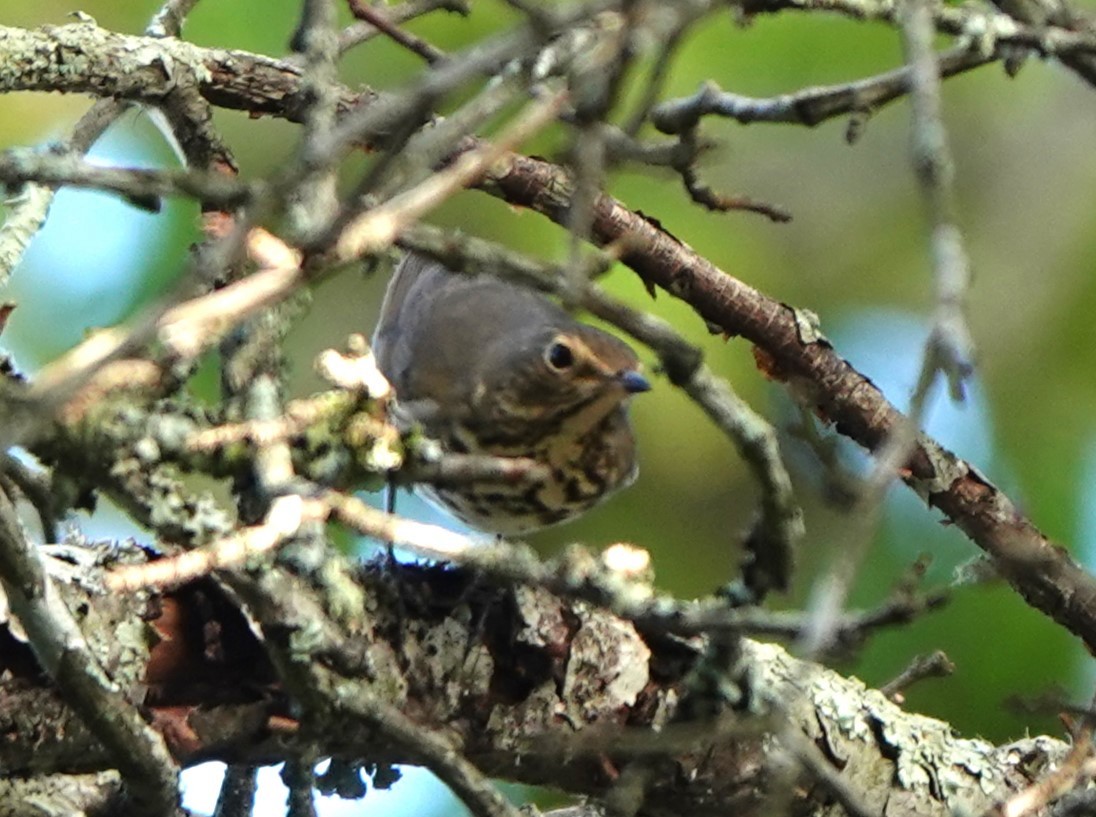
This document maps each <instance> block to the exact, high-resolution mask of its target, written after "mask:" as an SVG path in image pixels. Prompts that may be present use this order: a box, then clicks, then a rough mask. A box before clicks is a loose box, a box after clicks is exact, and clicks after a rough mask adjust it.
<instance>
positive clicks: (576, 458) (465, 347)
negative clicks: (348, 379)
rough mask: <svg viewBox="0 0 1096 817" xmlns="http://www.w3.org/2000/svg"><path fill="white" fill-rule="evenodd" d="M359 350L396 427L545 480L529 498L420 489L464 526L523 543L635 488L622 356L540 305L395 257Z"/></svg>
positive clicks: (632, 365)
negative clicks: (416, 428) (395, 411)
mask: <svg viewBox="0 0 1096 817" xmlns="http://www.w3.org/2000/svg"><path fill="white" fill-rule="evenodd" d="M373 349H374V352H375V353H376V355H377V361H378V363H379V365H380V369H381V371H382V372H384V374H385V376H386V377H387V378H388V379H389V381H390V382H391V383H392V385H393V387H394V388H395V390H396V400H397V403H398V405H399V411H400V413H401V415H402V416H403V417H404V418H406V419H410V420H411V421H413V422H416V423H419V424H421V426H422V428H423V430H424V431H425V432H426V434H427V435H429V436H431V437H433V438H435V439H437V440H438V441H439V442H441V444H442V446H443V447H444V449H445V450H447V451H450V452H458V453H470V454H491V455H494V456H501V457H529V458H532V459H534V460H536V461H537V462H539V463H541V464H543V465H545V466H547V469H548V472H549V474H550V477H549V478H548V479H547V481H545V482H542V483H538V484H536V485H534V486H532V487H530V486H528V485H522V486H508V485H498V484H491V485H486V484H475V483H472V484H466V485H460V486H452V487H445V488H440V487H435V488H430V489H428V491H427V493H428V494H432V498H433V499H435V500H437V501H438V502H440V503H441V504H442V505H444V506H445V507H446V508H448V509H449V510H450V511H451V512H452V513H453V514H455V515H456V516H457V517H458V518H460V519H461V520H463V521H465V522H467V523H468V524H469V525H472V526H474V527H476V528H479V529H480V530H484V531H489V532H492V533H499V534H504V535H515V534H522V533H527V532H529V531H533V530H537V529H538V528H543V527H547V526H548V525H554V524H556V523H558V522H564V521H567V520H569V519H572V518H574V517H576V516H578V515H579V514H581V513H583V512H585V511H587V510H589V509H590V508H592V507H593V506H594V505H596V504H598V503H599V502H601V501H602V500H603V499H605V498H606V497H608V496H609V495H610V494H612V493H613V492H614V491H617V490H619V489H620V488H624V487H626V486H627V485H630V484H631V483H632V481H633V480H634V479H635V477H636V474H637V471H638V467H637V463H636V454H635V439H634V437H633V435H632V429H631V426H630V425H629V423H628V402H629V399H628V398H629V397H631V395H633V394H636V393H637V392H644V391H647V390H648V389H650V387H651V386H650V384H649V383H648V382H647V380H646V378H644V377H643V375H641V374H640V373H639V371H638V367H639V361H638V359H637V358H636V354H635V352H634V351H632V349H631V347H629V346H628V345H627V344H626V343H624V342H622V341H621V340H618V339H617V338H615V337H613V336H612V335H610V334H608V333H607V332H603V331H601V330H600V329H595V328H594V327H592V326H587V325H586V324H582V323H579V322H577V321H576V320H574V319H573V318H572V317H571V316H570V315H568V314H567V313H566V312H565V311H564V310H563V309H561V308H560V307H559V306H557V305H556V304H555V303H553V302H552V301H550V300H548V299H547V298H545V297H543V296H542V295H539V294H537V293H534V292H531V291H529V290H527V289H523V288H521V287H518V286H516V285H514V284H510V283H507V282H505V281H502V280H500V279H498V278H494V277H491V276H487V275H481V276H476V277H472V276H467V275H460V274H457V273H454V272H452V271H450V270H448V269H446V268H445V267H443V266H442V265H441V264H439V263H437V262H435V261H433V260H431V259H429V258H426V257H424V256H421V255H416V254H409V255H407V256H406V257H405V258H404V259H403V261H402V262H401V263H400V265H399V267H398V268H397V269H396V272H395V274H394V275H393V277H392V280H391V281H390V282H389V284H388V291H387V293H386V294H385V298H384V303H383V305H382V306H381V315H380V320H379V322H378V324H377V330H376V333H375V334H374V339H373Z"/></svg>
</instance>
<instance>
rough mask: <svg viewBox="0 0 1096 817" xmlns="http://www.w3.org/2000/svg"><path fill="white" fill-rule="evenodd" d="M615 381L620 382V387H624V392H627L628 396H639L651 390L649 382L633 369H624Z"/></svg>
mask: <svg viewBox="0 0 1096 817" xmlns="http://www.w3.org/2000/svg"><path fill="white" fill-rule="evenodd" d="M617 379H618V380H619V381H620V385H622V386H623V387H624V391H626V392H628V394H639V393H640V392H642V391H650V390H651V383H650V381H649V380H647V378H646V377H644V376H643V375H641V374H640V373H639V372H637V371H636V370H635V369H625V370H624V371H622V372H618V373H617Z"/></svg>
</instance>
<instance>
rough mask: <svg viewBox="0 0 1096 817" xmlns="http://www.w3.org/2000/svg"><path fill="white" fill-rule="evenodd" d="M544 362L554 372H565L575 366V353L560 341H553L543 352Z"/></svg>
mask: <svg viewBox="0 0 1096 817" xmlns="http://www.w3.org/2000/svg"><path fill="white" fill-rule="evenodd" d="M544 362H545V363H547V364H548V368H549V369H551V370H552V371H555V372H565V371H567V370H568V369H570V368H571V367H572V366H574V365H575V353H574V351H572V349H571V347H570V346H568V345H567V344H566V343H564V342H563V341H561V340H554V341H552V342H551V343H549V344H548V348H546V349H545V350H544Z"/></svg>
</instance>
